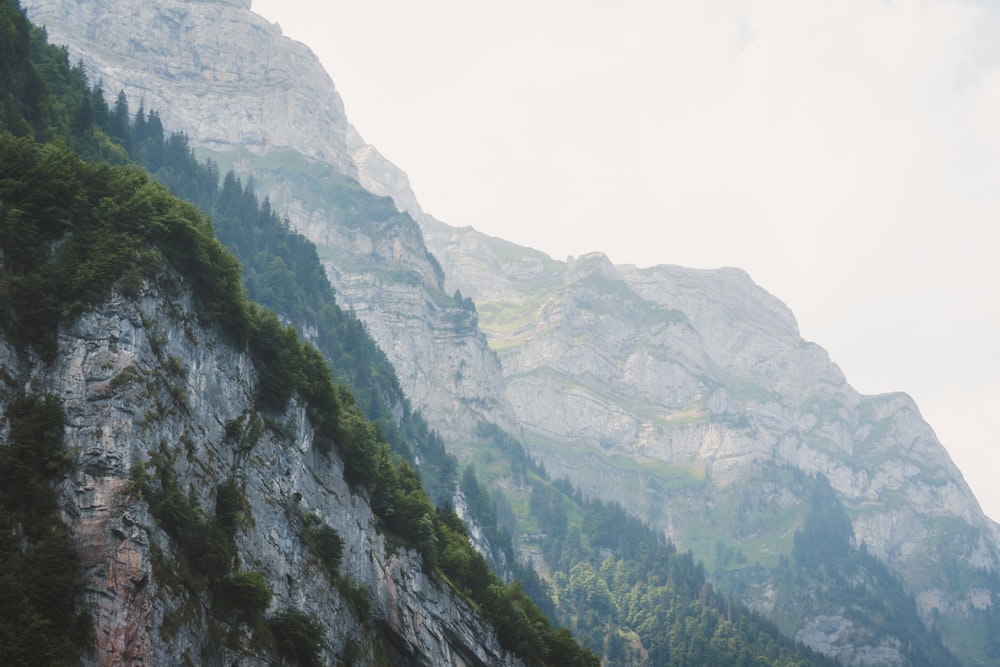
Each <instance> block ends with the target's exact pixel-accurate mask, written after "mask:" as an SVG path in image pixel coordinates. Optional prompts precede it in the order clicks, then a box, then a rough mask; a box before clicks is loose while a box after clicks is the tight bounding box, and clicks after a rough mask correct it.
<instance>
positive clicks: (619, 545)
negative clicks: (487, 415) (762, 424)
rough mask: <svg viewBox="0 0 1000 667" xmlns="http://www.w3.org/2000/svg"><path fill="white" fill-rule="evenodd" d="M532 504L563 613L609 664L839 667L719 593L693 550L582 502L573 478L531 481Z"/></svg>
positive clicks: (611, 507) (613, 509) (614, 511)
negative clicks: (543, 529)
mask: <svg viewBox="0 0 1000 667" xmlns="http://www.w3.org/2000/svg"><path fill="white" fill-rule="evenodd" d="M539 487H542V488H539ZM531 503H532V505H534V506H535V507H536V509H537V510H538V511H539V512H541V515H540V516H539V522H540V523H542V524H545V525H548V526H550V527H551V528H553V532H552V534H549V535H546V536H545V537H544V538H543V540H542V544H541V547H542V550H543V553H544V555H545V558H546V561H547V562H548V563H549V565H550V567H551V568H552V569H553V571H554V572H555V573H554V574H553V576H552V580H551V584H552V587H553V593H554V597H555V598H556V599H557V601H558V616H559V618H560V619H562V620H563V621H564V622H566V623H567V625H568V626H569V627H570V628H572V629H573V630H574V631H575V633H576V635H577V636H579V637H585V638H587V637H589V638H590V640H589V641H590V645H591V648H592V649H593V650H595V651H597V652H598V653H600V654H601V655H602V656H603V658H604V659H605V661H606V662H607V664H617V665H622V664H633V663H638V664H650V665H668V666H669V665H702V664H705V665H743V664H747V665H796V666H797V665H805V664H811V665H833V664H836V663H835V662H834V661H833V660H829V659H826V658H824V657H823V656H820V655H818V654H815V653H813V652H812V651H810V650H808V649H807V648H805V647H803V646H802V645H799V644H796V643H795V642H792V641H791V640H789V639H787V638H786V637H784V636H782V635H781V633H780V632H779V631H778V629H777V627H776V626H775V625H774V624H773V623H771V622H769V621H766V620H764V619H763V618H761V617H760V616H758V615H756V614H754V613H753V612H751V611H749V610H748V609H746V608H745V607H743V606H741V605H739V604H736V603H734V602H733V601H731V600H729V599H727V598H725V597H724V596H722V595H720V594H719V593H717V592H716V591H715V590H714V589H713V587H712V586H711V585H710V584H709V583H708V582H707V580H706V578H705V571H704V568H703V567H702V566H701V564H700V563H696V562H695V561H694V558H693V556H692V555H691V553H690V552H686V553H680V552H678V551H677V550H676V549H675V548H674V546H673V545H672V544H670V543H669V542H667V541H666V540H665V539H664V538H663V537H662V536H661V535H658V534H656V533H654V532H653V531H652V530H650V528H649V527H648V526H646V525H645V524H643V523H642V522H641V521H640V520H639V519H637V518H635V517H634V516H632V515H630V514H628V513H627V512H626V511H625V510H624V509H623V508H622V507H621V506H619V505H617V504H613V503H604V502H601V501H599V500H591V499H585V498H582V497H581V496H580V495H579V494H577V493H575V492H574V490H573V488H572V485H571V484H570V483H569V482H568V480H560V481H559V482H558V483H555V484H552V485H548V484H546V483H545V482H543V481H541V480H537V481H535V482H534V486H533V487H532V492H531ZM570 513H572V514H576V515H579V522H580V523H579V525H580V527H579V528H577V527H576V526H574V525H571V524H570V525H569V527H567V523H568V522H567V518H566V517H567V515H568V514H570ZM628 636H631V637H634V638H636V639H638V640H639V642H640V643H641V646H642V650H643V652H644V654H645V655H643V654H641V653H639V652H637V651H636V650H635V649H633V648H632V647H631V646H630V644H631V642H630V641H626V639H625V637H628Z"/></svg>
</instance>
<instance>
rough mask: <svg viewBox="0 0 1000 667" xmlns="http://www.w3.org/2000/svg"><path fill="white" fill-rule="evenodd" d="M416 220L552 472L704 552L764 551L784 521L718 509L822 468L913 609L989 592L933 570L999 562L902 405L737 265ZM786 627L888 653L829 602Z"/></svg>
mask: <svg viewBox="0 0 1000 667" xmlns="http://www.w3.org/2000/svg"><path fill="white" fill-rule="evenodd" d="M425 230H426V238H427V239H428V244H429V245H430V247H431V248H432V250H433V252H434V253H435V255H436V256H437V257H439V258H440V259H441V263H442V266H443V267H444V269H445V272H446V274H447V275H448V281H449V288H452V287H455V288H460V289H461V290H462V292H463V293H464V294H467V295H469V296H470V297H472V298H473V299H474V300H475V302H476V304H477V307H478V310H479V313H480V326H481V328H482V329H483V330H484V331H485V332H486V334H487V336H488V337H489V339H490V344H491V346H492V347H493V348H494V349H495V350H497V352H498V354H499V356H500V360H501V363H502V365H503V369H504V375H505V377H506V378H507V390H508V394H509V396H510V398H511V402H512V404H513V405H514V408H515V411H516V413H517V416H518V419H519V420H520V422H521V425H522V428H523V430H524V433H525V436H526V438H527V440H528V442H529V444H531V445H532V446H533V447H532V451H533V453H535V454H536V455H539V456H541V458H542V459H543V461H544V463H545V466H546V468H547V469H548V470H549V472H550V473H551V474H553V475H554V476H556V477H559V476H562V475H567V476H569V478H570V479H571V480H572V481H573V482H574V483H575V484H578V485H580V486H581V487H582V488H583V489H584V491H585V492H587V493H592V494H595V495H598V496H601V497H605V498H611V499H615V500H619V501H621V502H623V503H624V504H625V505H626V506H627V507H630V508H635V509H637V510H638V511H640V512H641V513H642V514H643V515H644V516H645V517H646V518H647V519H648V520H650V521H651V522H653V523H655V524H658V525H660V526H662V527H663V529H664V530H665V531H666V532H667V533H668V534H669V535H670V536H671V538H672V539H673V540H674V541H676V542H677V543H679V544H681V545H684V546H688V547H691V548H693V549H695V551H696V553H698V554H699V555H701V556H702V557H704V558H706V559H711V558H712V550H713V542H715V541H721V542H722V543H725V544H727V545H736V546H738V547H739V548H741V549H743V550H746V551H747V552H748V553H747V554H746V555H747V557H748V558H749V559H750V560H751V562H753V561H754V560H755V559H756V560H758V562H765V563H766V562H767V561H768V559H769V558H770V557H774V556H775V555H776V554H775V549H780V548H782V547H781V545H782V544H783V543H784V542H787V538H788V537H789V536H790V534H791V532H792V531H793V530H794V529H795V527H796V523H795V521H798V520H799V519H798V518H796V519H795V520H793V521H791V522H786V523H784V524H781V523H780V522H778V523H775V524H773V525H768V523H769V522H770V521H772V519H768V518H767V517H763V518H758V519H756V520H755V521H757V523H758V527H757V528H751V527H749V524H750V523H753V522H752V521H750V522H748V521H747V520H746V519H739V518H737V517H732V516H730V515H729V514H727V512H728V511H729V509H730V508H731V506H732V505H733V504H735V503H737V502H739V503H740V506H741V508H742V507H743V506H744V504H745V503H746V498H749V497H750V496H754V497H755V498H759V500H757V501H756V502H757V503H758V504H759V506H764V505H769V506H770V507H771V508H772V509H771V510H770V512H771V513H778V514H779V515H780V512H782V511H785V510H787V509H790V508H793V507H795V506H796V505H798V504H800V503H801V499H797V498H795V497H793V496H791V495H790V494H789V493H788V491H787V489H785V488H782V487H780V486H773V485H772V480H773V472H767V471H768V470H772V471H773V470H774V469H776V467H777V468H783V467H787V466H793V467H795V468H798V469H801V470H804V471H806V472H809V473H822V474H824V475H825V476H826V477H827V478H828V479H829V481H830V483H831V485H832V486H833V488H834V489H835V490H836V492H837V493H838V495H839V497H840V499H841V501H842V502H843V503H844V505H845V507H846V508H847V509H848V511H849V513H850V515H851V518H852V521H853V524H854V531H855V536H856V541H857V543H859V544H860V543H864V544H865V545H866V547H867V549H868V550H869V551H870V552H871V553H873V554H875V555H876V556H878V557H879V558H880V559H882V560H884V561H885V562H887V563H888V564H889V565H891V566H892V567H893V569H895V570H896V571H897V572H899V573H901V574H902V575H903V576H904V578H905V580H906V583H907V585H908V586H909V587H910V589H911V590H912V591H913V592H914V594H915V596H916V598H917V603H918V608H919V610H920V612H921V614H922V615H923V616H924V618H925V619H927V620H929V619H930V618H931V617H934V616H936V615H938V614H943V615H945V616H949V615H951V616H952V617H957V618H961V617H964V616H965V614H966V612H967V611H968V610H970V609H972V608H973V607H974V606H975V605H976V604H977V601H978V604H979V605H980V606H979V608H980V609H982V608H984V607H983V605H986V604H988V605H995V604H998V603H1000V598H998V594H1000V591H992V592H990V593H989V594H986V595H983V589H982V588H980V587H979V585H978V584H977V583H973V582H969V583H965V584H961V583H957V580H956V578H955V577H951V578H949V577H948V576H946V575H945V574H944V571H945V570H950V571H952V572H957V571H964V572H974V571H976V570H985V571H995V570H996V569H997V567H998V564H1000V530H998V526H997V524H996V523H994V522H993V521H991V520H990V519H988V518H987V517H986V516H985V515H984V514H983V513H982V510H981V509H980V507H979V505H978V503H977V502H976V499H975V497H974V496H973V494H972V492H971V491H970V490H969V488H968V486H967V485H966V484H965V482H964V480H963V479H962V475H961V473H960V472H959V470H958V469H957V468H956V467H955V465H954V464H953V463H952V461H951V459H950V458H949V457H948V454H947V452H946V451H945V450H944V448H943V447H942V446H941V444H940V443H939V442H938V441H937V439H936V437H935V435H934V432H933V430H932V429H931V428H930V427H929V426H928V425H927V423H926V422H924V421H923V419H922V418H921V416H920V413H919V411H918V410H917V407H916V405H914V403H913V401H912V400H911V399H910V398H909V397H908V396H906V395H905V394H887V395H880V396H862V395H860V394H858V393H857V392H856V391H854V390H853V389H852V388H851V386H850V385H849V384H848V383H847V381H846V379H845V378H844V376H843V374H842V373H841V372H840V370H839V369H838V368H837V366H836V365H835V364H833V363H832V362H831V361H830V359H829V357H828V355H827V354H826V352H825V351H824V350H823V349H822V348H820V347H819V346H817V345H815V344H812V343H808V342H806V341H803V340H802V339H801V337H800V335H799V333H798V328H797V325H796V323H795V319H794V317H793V315H792V313H791V312H790V311H789V310H788V309H787V308H786V307H785V306H784V305H783V304H782V303H781V302H780V301H778V300H777V299H776V298H774V297H773V296H772V295H770V294H768V293H767V292H766V291H764V290H763V289H761V288H760V287H758V286H757V285H755V284H754V283H753V282H752V281H751V280H750V278H749V276H747V275H746V274H745V273H744V272H742V271H739V270H736V269H720V270H715V271H705V270H693V269H684V268H681V267H672V266H658V267H653V268H649V269H639V268H636V267H633V266H613V265H612V264H611V262H610V261H608V259H607V258H606V257H604V256H603V255H600V254H592V255H587V256H584V257H580V258H576V259H574V258H570V259H569V260H568V261H567V262H556V261H553V260H551V259H549V258H548V257H546V256H545V255H542V254H541V253H538V252H535V251H532V250H529V249H526V248H518V247H517V246H514V245H513V244H510V243H507V242H505V241H501V240H499V239H494V238H490V237H487V236H485V235H482V234H480V233H478V232H475V231H474V230H471V229H469V228H464V229H455V228H451V227H448V226H446V225H443V224H441V223H435V222H434V221H429V222H428V223H427V224H425ZM582 461H585V463H582ZM772 486H773V488H772ZM740 498H742V499H743V500H739V499H740ZM741 512H749V510H745V509H741ZM706 517H711V519H710V520H709V521H708V522H706V521H705V518H706ZM760 526H767V527H766V528H761V527H760ZM782 535H784V537H782ZM762 537H764V538H765V539H764V541H763V542H762V541H761V538H762ZM769 552H770V553H769ZM717 565H718V563H717ZM720 569H724V568H721V566H720ZM717 574H719V572H717ZM755 583H756V584H758V587H757V588H756V591H751V592H750V593H749V594H746V593H744V595H745V599H746V601H747V602H750V603H751V604H753V605H755V606H757V607H758V608H760V609H762V610H763V611H768V612H774V613H777V612H778V611H779V610H778V609H776V608H775V602H774V600H773V599H772V595H773V590H772V589H771V587H770V586H769V585H768V584H766V583H761V582H755ZM956 584H957V585H956ZM987 599H988V600H989V602H988V603H987V602H986V600H987ZM834 617H836V618H837V619H838V621H837V623H836V624H831V623H832V622H831V621H830V618H834ZM796 623H797V624H798V625H796V626H795V627H792V628H789V629H790V630H791V631H793V632H794V631H796V630H801V634H800V637H799V638H800V639H802V640H803V641H807V642H808V643H809V644H810V645H811V646H814V647H815V648H817V649H821V650H823V651H824V652H827V653H830V654H834V655H838V656H839V657H841V658H842V659H843V660H845V661H846V662H850V663H859V664H892V663H893V662H894V661H893V660H889V659H888V658H887V656H889V654H890V653H892V652H893V651H894V650H895V649H893V648H892V646H891V645H890V646H870V647H868V648H863V647H859V646H854V645H852V639H853V637H852V633H851V624H850V622H849V621H848V620H846V619H845V618H844V617H843V616H829V617H828V616H822V617H816V618H812V619H803V618H798V619H796ZM834 626H835V631H831V633H828V635H829V636H826V635H824V636H823V638H822V639H820V635H821V634H822V633H821V632H820V631H821V630H822V629H823V628H826V627H830V628H833V627H834ZM890 644H891V643H890ZM887 652H888V653H887ZM895 655H896V656H897V658H898V651H897V652H896V653H895ZM895 662H897V663H898V660H896V661H895Z"/></svg>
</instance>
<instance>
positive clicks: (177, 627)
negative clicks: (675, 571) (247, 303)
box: [0, 285, 521, 667]
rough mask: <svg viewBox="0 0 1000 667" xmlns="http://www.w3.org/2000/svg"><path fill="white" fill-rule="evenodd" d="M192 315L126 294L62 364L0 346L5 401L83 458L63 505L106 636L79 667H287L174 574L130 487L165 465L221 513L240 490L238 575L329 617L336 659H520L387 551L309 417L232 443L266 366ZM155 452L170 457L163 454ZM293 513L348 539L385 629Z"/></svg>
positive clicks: (406, 554)
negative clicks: (226, 487)
mask: <svg viewBox="0 0 1000 667" xmlns="http://www.w3.org/2000/svg"><path fill="white" fill-rule="evenodd" d="M195 322H197V318H196V317H195V316H194V314H193V311H192V309H191V302H190V299H188V298H186V297H183V296H182V297H180V298H179V299H174V298H166V297H165V296H164V293H163V291H162V290H160V289H159V288H158V287H157V286H155V285H152V286H151V285H147V286H146V288H145V289H144V290H143V293H142V295H141V297H140V298H139V299H137V300H129V299H124V298H121V297H118V296H114V297H112V298H111V299H109V300H108V301H107V302H105V303H103V304H101V305H100V306H98V307H96V308H95V309H93V310H92V311H91V312H89V313H87V314H85V315H84V316H82V317H81V318H80V319H79V320H77V321H76V322H74V323H73V324H72V325H71V326H68V327H66V328H65V330H63V331H62V332H61V333H60V336H59V353H58V356H57V357H56V359H55V361H54V362H53V363H52V364H51V365H44V364H42V363H40V362H38V361H37V359H34V358H32V357H28V356H18V354H16V353H15V351H14V350H13V349H11V348H10V347H9V346H8V345H7V343H6V342H5V341H0V367H3V368H4V369H5V370H6V371H7V373H9V374H10V375H9V377H11V378H13V379H14V381H15V382H13V383H8V384H6V385H5V387H6V389H5V391H4V392H3V393H2V395H0V401H2V405H0V408H3V409H6V407H7V405H8V404H9V401H10V400H12V399H13V398H14V394H15V393H17V389H16V388H30V391H32V392H34V393H38V394H40V395H41V394H50V395H55V396H57V397H59V398H60V399H61V401H62V404H63V411H64V413H65V416H66V426H65V438H64V444H65V447H66V448H67V450H68V451H70V452H72V453H73V455H74V457H75V460H76V464H75V466H74V469H73V472H72V474H71V475H70V476H69V477H68V478H67V479H65V480H64V481H63V483H62V484H61V486H60V497H61V502H60V504H61V508H62V512H63V515H64V518H65V520H66V521H67V523H68V525H69V526H70V528H71V531H72V534H73V535H74V539H75V541H76V543H77V546H78V549H79V551H80V553H81V555H82V564H83V567H84V570H85V571H84V587H85V594H84V596H83V605H84V606H85V607H86V608H89V609H90V610H92V616H93V618H94V622H95V632H96V643H95V646H94V648H93V650H92V652H91V653H90V654H89V655H88V656H87V657H86V658H85V660H84V663H83V664H87V665H106V664H139V663H141V664H148V665H157V664H163V665H166V664H191V663H194V664H227V665H228V664H236V663H238V664H245V665H268V664H275V662H276V660H277V658H276V656H274V655H269V654H268V653H267V652H266V650H265V651H263V652H262V649H261V647H260V646H259V645H255V644H254V643H253V641H252V638H251V637H250V635H249V633H248V632H245V629H244V631H242V632H241V631H240V630H239V626H229V625H227V623H226V622H225V621H224V620H221V619H220V618H219V617H218V616H217V615H216V614H215V613H213V612H212V611H211V610H210V607H209V603H208V601H207V600H206V599H203V598H201V597H194V596H191V595H190V594H188V593H185V591H184V589H183V587H182V586H178V583H177V580H176V579H174V578H172V576H174V574H175V573H174V572H173V570H172V567H173V566H171V565H170V563H171V562H173V561H174V560H175V558H176V554H175V552H174V548H175V547H174V543H173V542H172V541H171V540H170V539H169V538H168V537H167V535H166V534H165V533H164V532H163V530H162V529H160V528H159V527H158V525H157V521H156V520H155V519H154V517H153V516H152V515H151V514H150V510H149V507H148V506H147V504H146V502H145V500H142V499H141V498H140V497H139V496H137V494H136V493H135V492H134V491H133V490H132V484H133V482H132V480H133V478H134V475H135V473H134V472H133V469H134V467H135V466H136V465H137V464H144V465H145V466H147V467H148V469H149V470H153V468H155V466H156V465H158V464H159V465H162V464H163V463H162V461H163V458H162V457H163V455H164V454H166V456H167V458H168V459H169V460H172V466H173V469H174V472H175V474H176V481H177V484H178V486H179V488H181V489H183V490H184V491H185V492H188V493H189V495H190V497H191V498H193V499H194V500H195V501H196V502H197V503H198V505H200V506H201V507H202V508H207V509H206V511H207V512H209V513H210V512H211V511H212V508H213V507H214V503H215V490H216V488H217V487H218V485H219V484H220V483H221V482H223V481H225V480H236V482H237V483H238V485H239V486H240V488H241V489H242V490H243V492H244V493H245V496H246V500H247V503H246V505H247V508H248V510H249V511H250V512H251V517H250V519H249V520H248V521H246V522H244V527H243V529H242V530H240V531H238V532H237V536H236V546H237V558H238V561H239V563H240V567H242V568H246V569H247V570H253V571H255V572H258V573H260V574H262V575H263V576H264V577H265V579H266V581H267V582H268V584H269V585H270V587H271V589H272V590H273V592H274V597H273V599H272V601H271V606H270V611H271V612H272V613H273V612H274V611H276V610H278V609H285V608H291V609H295V610H298V611H302V612H306V613H311V614H313V615H314V616H315V617H316V618H317V619H318V620H319V621H320V623H321V624H322V626H323V627H324V628H325V629H326V630H325V634H324V636H323V637H322V644H323V646H324V656H323V657H324V661H325V662H326V663H327V664H333V662H334V658H335V657H336V656H339V655H344V651H345V649H346V647H348V646H349V645H350V644H352V643H353V644H354V645H355V646H356V647H361V650H360V653H359V654H358V656H357V659H358V660H359V662H357V663H356V664H409V665H428V666H430V665H459V664H462V665H491V666H492V665H510V666H511V667H513V666H515V665H520V664H521V663H520V661H519V660H517V659H516V658H515V657H514V656H512V655H511V654H508V653H506V652H505V651H503V650H501V648H500V646H499V643H498V641H497V639H496V637H495V635H494V634H493V632H492V630H491V629H490V628H489V627H488V626H486V625H484V624H483V623H482V622H481V621H480V620H479V618H478V616H477V615H476V614H475V612H473V611H472V609H471V608H469V606H468V605H467V604H466V603H464V602H462V601H461V600H459V599H458V598H457V597H456V596H454V595H453V594H451V593H450V592H449V591H446V590H443V589H442V588H440V587H439V586H438V585H437V584H436V583H434V582H432V581H431V580H430V579H428V578H427V576H425V575H424V573H423V571H422V568H421V564H420V557H419V556H418V555H417V554H416V552H412V551H408V550H406V549H398V548H397V549H393V550H387V549H386V546H385V543H384V540H383V538H382V537H381V535H379V534H378V533H377V532H376V531H375V529H374V520H373V517H372V514H371V511H370V509H369V506H368V504H367V501H366V500H365V499H364V498H363V497H361V496H359V495H357V494H356V493H353V492H352V491H351V489H349V488H348V486H347V485H346V483H345V482H344V479H343V475H342V471H343V466H342V463H341V462H340V460H339V458H338V457H337V455H336V454H334V455H332V456H331V457H330V458H326V457H324V456H322V455H320V454H319V453H318V452H317V451H316V449H315V448H314V447H313V443H312V430H311V427H310V424H309V421H308V419H307V418H306V416H305V411H304V410H303V409H302V408H301V407H298V406H296V405H295V404H294V402H293V403H292V404H291V406H290V407H289V409H288V410H287V411H286V412H285V413H284V414H282V415H280V416H279V417H278V419H277V421H278V422H279V423H280V425H279V426H277V428H266V429H263V432H262V435H261V437H260V439H259V440H258V441H257V442H256V443H255V444H254V445H253V446H252V447H250V448H244V447H238V446H235V444H234V443H233V441H232V439H231V438H229V437H227V433H226V427H227V424H232V423H234V421H236V420H240V419H250V418H252V416H253V414H254V408H253V404H254V402H253V390H254V386H255V382H256V371H255V369H254V367H253V365H252V363H251V362H250V360H249V358H248V357H247V356H246V354H244V353H242V352H239V351H237V350H236V349H235V348H233V347H232V346H231V345H230V344H229V343H228V342H227V340H226V339H225V338H223V337H222V336H221V335H220V334H218V333H217V332H216V331H213V330H206V329H204V328H201V327H200V326H198V325H196V324H193V323H195ZM12 387H13V388H12ZM154 450H155V451H157V452H158V453H159V455H160V456H161V458H160V459H153V458H151V454H152V453H153V452H154ZM294 512H304V513H307V514H311V515H313V516H315V517H317V518H318V519H319V520H320V521H321V522H323V523H324V524H326V525H328V526H330V527H332V528H333V529H335V530H336V531H337V533H338V534H339V535H340V536H341V538H342V539H343V541H344V553H343V561H342V565H341V573H342V574H343V575H347V576H349V577H350V578H351V579H352V580H353V581H354V582H355V585H356V586H358V587H359V588H360V589H361V590H364V591H370V596H371V600H372V603H373V604H372V609H371V619H359V618H358V614H357V613H356V611H354V610H353V608H352V607H351V606H350V605H349V604H348V603H347V602H346V601H345V598H344V597H342V596H341V595H340V594H339V593H338V591H337V589H336V588H334V587H332V586H331V585H330V583H329V582H328V581H327V579H326V578H325V576H324V575H323V574H322V573H321V570H322V568H320V567H317V565H316V563H315V561H314V558H313V557H312V556H311V555H310V553H309V551H308V549H306V547H305V546H304V544H303V542H302V540H301V539H300V537H299V536H298V534H297V533H296V530H295V528H294V526H293V524H292V521H291V520H290V513H294ZM366 594H367V593H366ZM219 633H225V636H226V637H227V639H226V641H221V640H220V636H222V635H220V634H219Z"/></svg>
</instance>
